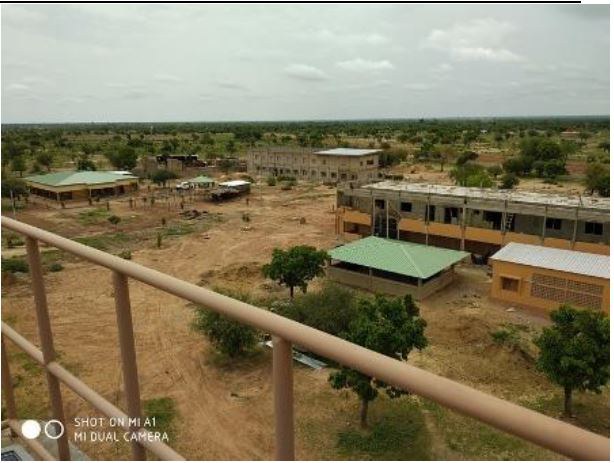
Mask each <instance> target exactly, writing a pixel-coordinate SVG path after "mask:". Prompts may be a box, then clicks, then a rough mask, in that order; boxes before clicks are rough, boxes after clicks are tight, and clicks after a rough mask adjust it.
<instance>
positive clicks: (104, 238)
mask: <svg viewBox="0 0 614 463" xmlns="http://www.w3.org/2000/svg"><path fill="white" fill-rule="evenodd" d="M132 239H133V238H132V237H131V236H130V235H128V234H126V233H122V232H119V233H103V234H100V235H91V236H80V237H77V238H75V241H77V242H79V243H81V244H85V245H86V246H91V247H92V248H96V249H99V250H101V251H108V250H109V249H112V248H113V247H117V246H121V245H123V244H125V243H128V242H130V241H132Z"/></svg>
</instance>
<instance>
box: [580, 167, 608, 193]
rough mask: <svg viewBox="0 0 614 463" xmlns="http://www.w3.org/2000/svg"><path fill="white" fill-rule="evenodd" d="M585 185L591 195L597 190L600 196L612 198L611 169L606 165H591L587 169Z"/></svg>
mask: <svg viewBox="0 0 614 463" xmlns="http://www.w3.org/2000/svg"><path fill="white" fill-rule="evenodd" d="M584 185H586V188H587V189H588V190H589V191H590V193H591V194H593V193H594V192H595V190H596V191H597V192H598V193H599V195H600V196H604V197H609V196H610V169H608V166H607V165H605V164H600V163H591V164H589V165H588V167H587V168H586V176H585V177H584Z"/></svg>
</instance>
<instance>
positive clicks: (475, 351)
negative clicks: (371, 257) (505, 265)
mask: <svg viewBox="0 0 614 463" xmlns="http://www.w3.org/2000/svg"><path fill="white" fill-rule="evenodd" d="M334 203H335V190H334V189H332V188H328V187H326V186H311V185H303V184H301V185H299V186H298V187H295V188H293V189H292V190H291V191H283V190H281V189H280V188H279V187H268V186H262V187H260V186H257V187H255V188H254V189H253V191H252V193H251V195H250V196H249V204H248V203H247V202H246V201H245V198H239V199H236V200H233V201H230V202H226V203H220V204H212V203H209V202H204V201H194V202H191V203H188V204H186V206H185V210H190V209H196V210H198V211H201V212H202V211H204V210H206V211H207V213H206V214H204V215H203V216H204V218H199V219H194V220H188V219H184V218H182V216H180V212H181V210H180V209H179V208H178V207H176V204H173V206H172V207H170V206H168V204H166V203H163V202H160V203H158V204H156V205H154V206H151V207H148V206H146V205H142V206H137V207H136V208H130V207H129V205H128V204H127V202H126V201H125V200H121V201H114V202H112V203H111V204H110V209H111V210H110V213H113V214H116V215H118V216H119V217H120V218H121V219H122V220H121V222H120V223H119V224H118V225H116V226H112V225H110V224H109V223H108V221H107V220H106V213H105V212H104V211H102V212H97V214H99V215H100V217H98V216H96V215H92V214H89V213H88V211H91V210H92V209H95V208H93V207H85V208H78V209H65V210H62V209H59V210H58V209H44V208H34V209H26V210H24V211H20V212H18V214H17V219H19V220H22V221H24V222H27V223H31V224H33V225H37V226H41V227H43V228H45V229H48V230H50V231H53V232H56V233H59V234H61V235H64V236H68V237H71V238H75V237H79V238H83V237H86V238H87V239H88V240H89V241H88V242H95V243H97V244H99V245H100V246H102V245H104V247H105V249H106V250H108V251H109V252H114V253H117V252H118V251H121V250H122V249H123V248H128V249H130V251H131V259H132V261H134V262H136V263H139V264H142V265H145V266H148V267H151V268H155V269H157V270H160V271H162V272H165V273H168V274H170V275H173V276H175V277H178V278H181V279H184V280H186V281H189V282H193V283H196V284H200V285H202V286H205V287H209V288H212V287H221V288H225V289H232V290H234V291H240V292H244V293H249V294H252V295H259V296H271V295H273V296H276V297H286V296H287V290H286V289H284V288H281V287H279V286H278V285H276V284H274V283H272V282H270V281H266V280H265V279H264V278H263V277H262V274H261V266H262V265H263V264H264V263H266V262H267V261H268V260H269V258H270V255H271V252H272V250H273V249H274V248H275V247H282V248H286V247H288V246H292V245H298V244H308V245H312V246H316V247H318V248H323V249H330V248H331V247H333V246H334V245H335V244H338V240H337V237H336V236H335V232H334V217H335V216H334ZM84 212H85V213H86V214H84ZM88 214H89V215H88ZM201 217H202V216H201ZM247 217H249V218H247ZM162 218H164V219H165V221H166V223H165V225H162V224H161V223H162ZM301 219H304V220H301ZM302 222H303V223H302ZM163 229H164V230H171V229H172V230H174V231H175V232H174V233H167V234H166V235H164V236H165V237H164V239H163V241H162V244H161V247H160V248H158V247H157V245H156V236H157V234H158V233H160V230H163ZM44 251H45V252H53V250H49V249H44ZM9 252H10V254H11V255H19V254H20V252H21V253H23V248H21V247H17V248H15V249H11V250H6V249H4V248H3V256H6V255H7V253H9ZM62 263H63V266H64V269H63V270H62V271H59V272H47V273H46V274H45V282H46V286H47V297H48V301H49V308H50V313H51V318H52V326H53V330H54V336H55V345H56V349H57V350H58V352H59V355H60V362H61V363H62V364H64V365H65V366H66V367H67V368H68V369H69V370H70V371H71V372H73V373H74V374H76V375H77V376H78V377H79V378H80V379H82V380H83V381H84V382H86V383H87V384H88V385H89V386H91V387H92V388H93V389H94V390H96V391H98V392H99V393H101V394H102V395H103V396H104V397H106V398H107V399H108V400H110V401H112V402H114V403H117V404H120V405H121V406H122V407H125V404H124V402H123V398H122V390H121V384H122V378H121V367H120V356H119V352H118V349H117V328H116V323H115V311H114V301H113V289H112V284H111V274H110V271H108V270H106V269H104V268H101V267H97V266H95V265H93V264H90V263H87V262H83V261H79V260H75V259H72V258H68V257H64V258H63V259H62ZM321 282H322V279H320V280H318V281H315V282H314V283H312V284H311V285H310V289H313V288H315V287H317V286H318V285H320V284H321ZM488 286H489V279H488V276H487V274H486V271H485V269H484V268H481V267H474V266H465V267H461V268H459V271H458V275H457V280H456V281H455V282H454V283H453V285H452V286H450V287H448V288H446V289H445V290H444V291H441V292H440V293H438V294H436V295H434V296H433V297H431V298H429V299H427V300H426V301H424V302H422V303H421V304H420V306H421V314H422V316H423V317H424V318H425V319H426V321H427V323H428V328H427V337H428V339H429V347H428V348H426V349H425V350H424V351H423V352H421V353H412V354H411V355H410V362H411V363H413V364H415V365H417V366H420V367H422V368H425V369H427V370H430V371H433V372H435V373H437V374H441V375H443V376H446V377H449V378H451V379H454V380H456V381H460V382H463V383H466V384H469V385H471V386H474V387H476V388H479V389H481V390H484V391H487V392H490V393H492V394H495V395H497V396H499V397H502V398H506V399H509V400H513V401H515V402H518V403H522V404H524V405H527V406H531V407H533V408H537V409H540V410H541V411H544V412H545V413H548V414H552V415H555V416H556V413H557V412H556V406H557V403H556V401H554V405H553V406H551V401H552V400H554V399H556V398H557V397H558V396H557V394H559V392H558V391H557V390H556V388H554V387H553V386H552V385H551V384H550V383H549V382H548V381H547V379H545V378H544V377H543V376H542V375H540V374H539V373H538V372H536V370H535V368H534V366H533V365H532V364H531V357H532V356H533V355H534V352H532V350H531V347H530V342H529V341H530V339H531V336H533V335H534V334H535V333H537V332H538V330H539V329H540V328H541V326H543V325H544V324H546V323H547V320H545V319H544V318H543V317H539V316H536V315H533V314H530V313H526V312H523V311H521V310H519V309H516V308H510V307H508V306H503V305H500V304H496V303H494V302H492V301H490V300H489V299H488ZM130 295H131V302H132V310H133V320H134V329H135V338H136V350H137V357H138V365H139V379H140V384H141V394H142V397H143V399H151V398H158V397H170V398H172V399H173V401H174V403H175V404H176V409H177V418H176V430H175V432H174V433H173V436H172V440H171V442H170V445H171V446H172V447H173V448H175V449H176V450H177V451H178V452H179V453H181V454H182V455H183V456H185V457H186V458H187V459H205V460H215V459H224V460H235V459H236V460H263V459H264V460H268V459H271V458H272V456H273V437H274V436H273V396H272V384H271V361H270V352H269V351H266V350H265V351H260V352H257V353H255V354H254V355H253V356H251V357H250V358H247V359H245V360H241V361H240V362H238V363H228V362H227V361H225V360H224V359H221V358H220V357H219V356H217V355H215V353H214V352H213V350H212V349H211V347H210V345H209V343H208V342H207V340H206V339H205V338H204V337H203V336H202V335H201V334H199V333H197V332H195V331H194V330H193V329H192V328H191V323H192V320H193V313H194V308H193V307H192V306H191V305H190V304H188V303H187V302H186V301H184V300H181V299H179V298H177V297H174V296H171V295H168V294H165V293H163V292H161V291H159V290H156V289H154V288H151V287H148V286H146V285H144V284H141V283H138V282H134V281H131V282H130ZM2 302H3V305H2V308H3V310H2V319H3V320H4V321H5V322H7V323H9V324H10V325H11V326H13V327H15V328H16V329H17V331H19V332H20V333H21V334H22V335H24V336H25V337H26V338H28V339H30V340H32V341H33V342H35V343H37V344H38V335H37V331H36V326H35V319H34V315H35V314H34V308H33V300H32V296H31V290H30V285H29V279H28V277H27V275H20V276H17V277H15V278H12V279H11V281H9V282H7V281H4V280H3V287H2ZM502 327H515V328H514V329H515V330H517V332H518V333H519V336H520V339H521V341H522V342H523V344H519V345H518V346H516V347H514V348H507V347H502V346H499V345H496V344H495V343H494V342H493V339H492V336H491V334H492V332H493V331H495V330H497V329H501V328H502ZM9 351H10V359H11V366H12V367H13V371H14V374H16V375H18V376H19V378H20V379H19V382H18V385H17V388H16V393H17V402H18V406H20V407H22V408H21V410H22V412H23V413H27V412H32V413H34V412H36V413H39V414H41V417H43V416H45V415H46V413H45V410H46V409H45V407H46V403H47V398H46V392H45V386H44V378H43V377H42V375H40V373H39V374H38V375H34V374H31V373H32V368H31V366H30V364H29V363H28V362H27V361H26V360H25V359H24V357H23V356H22V355H19V354H18V351H17V349H16V348H15V347H14V346H12V345H10V344H9ZM294 371H295V397H296V411H295V414H296V421H297V427H296V428H297V436H296V439H297V457H298V458H300V459H313V460H318V459H339V458H352V457H356V458H366V457H368V456H369V455H368V454H366V455H365V454H356V455H353V454H351V455H347V454H343V453H340V451H339V448H338V435H339V434H340V433H342V432H344V431H346V430H348V429H353V428H354V427H355V425H356V421H357V412H358V401H357V400H356V398H355V396H353V395H352V394H348V393H347V392H339V391H334V390H332V389H331V387H330V386H329V385H328V375H329V373H330V370H328V369H324V370H321V371H314V370H310V369H307V368H304V367H302V366H298V365H296V366H295V369H294ZM63 391H64V392H65V408H66V412H67V415H68V419H69V423H70V422H72V419H73V418H75V417H83V416H88V415H89V416H100V414H99V413H98V412H96V411H95V410H92V409H90V408H89V407H87V406H86V405H85V403H84V402H83V401H82V400H81V399H80V398H79V397H77V396H76V395H74V394H73V393H72V392H70V391H69V390H68V389H65V388H64V389H63ZM559 395H560V394H559ZM606 396H608V397H609V394H604V395H602V396H601V397H599V398H597V399H594V398H593V396H590V397H588V396H587V397H584V396H581V395H580V394H578V403H579V405H582V407H584V408H582V407H579V408H578V417H577V420H578V421H577V422H576V424H579V425H582V426H587V427H590V428H591V429H593V430H595V431H597V432H602V433H605V432H607V431H608V430H609V408H608V402H607V399H608V397H606ZM402 400H408V401H411V403H416V402H417V403H419V402H420V401H419V399H418V398H416V397H412V396H410V397H409V398H408V399H402ZM389 402H390V401H389V400H388V399H385V398H383V397H382V398H378V399H377V401H376V405H374V409H373V416H374V419H377V417H380V416H384V415H385V413H384V409H385V407H387V406H388V404H389ZM595 409H598V410H599V412H598V413H596V414H595V413H594V410H595ZM582 410H584V412H582ZM584 414H586V415H591V419H590V420H589V419H588V418H586V417H585V416H584ZM424 416H425V418H424V419H425V420H426V424H427V427H428V432H429V436H430V437H429V453H428V457H430V458H433V459H437V458H459V459H463V458H476V459H480V458H493V457H497V456H501V455H502V454H501V450H500V449H499V448H494V449H492V448H486V450H484V449H482V448H479V449H474V450H467V449H466V448H463V449H462V451H460V450H459V449H457V448H455V445H453V444H452V443H454V442H456V440H458V439H460V437H458V436H457V435H456V434H454V435H451V434H450V432H451V431H450V429H455V428H454V426H456V427H458V428H461V427H464V428H467V429H473V428H471V426H476V425H474V424H472V425H467V423H466V421H458V420H464V419H462V418H458V417H456V415H453V414H446V415H440V414H439V412H437V413H436V412H435V411H431V412H430V413H429V412H426V411H425V412H424ZM476 429H477V428H476ZM480 429H481V428H480ZM72 431H74V427H72V426H69V432H72ZM69 435H71V434H69ZM497 436H498V434H497ZM455 439H456V440H455ZM505 442H506V443H507V442H508V441H505ZM509 442H514V445H511V444H510V445H509V446H508V447H509V448H508V447H505V449H506V450H505V452H507V453H504V454H503V456H506V457H510V458H514V457H520V458H521V459H522V458H529V459H531V458H538V459H552V458H557V457H556V456H555V455H553V454H550V453H549V452H546V451H543V450H541V449H537V448H534V447H533V446H530V445H528V444H524V443H520V444H518V443H516V441H515V440H514V441H512V440H511V439H510V441H509ZM80 447H81V448H82V449H83V450H84V451H85V452H86V453H87V454H88V455H89V457H90V458H91V459H126V458H129V451H128V448H127V446H126V445H125V444H113V443H104V444H98V443H89V442H86V443H83V444H80ZM405 457H406V458H407V459H411V458H412V457H413V456H412V455H411V454H408V455H405Z"/></svg>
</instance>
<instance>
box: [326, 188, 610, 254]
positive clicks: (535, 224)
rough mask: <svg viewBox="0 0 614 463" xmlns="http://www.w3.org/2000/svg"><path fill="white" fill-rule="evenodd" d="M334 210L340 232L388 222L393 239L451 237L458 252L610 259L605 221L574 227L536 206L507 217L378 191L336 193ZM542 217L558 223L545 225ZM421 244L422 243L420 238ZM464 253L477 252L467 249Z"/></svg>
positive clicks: (582, 222) (454, 201)
mask: <svg viewBox="0 0 614 463" xmlns="http://www.w3.org/2000/svg"><path fill="white" fill-rule="evenodd" d="M459 201H460V203H459ZM337 205H338V208H337V214H338V217H339V218H338V223H339V225H338V227H337V228H338V230H343V229H346V228H348V227H346V226H345V224H346V223H350V224H352V223H353V224H370V223H374V224H375V227H373V228H372V232H378V230H375V228H377V224H378V223H381V222H382V221H383V222H384V223H385V220H386V217H388V218H389V219H390V218H393V219H394V220H395V221H396V222H397V223H398V232H397V230H396V229H395V230H394V236H390V237H391V238H401V236H402V235H404V234H405V235H407V233H412V234H415V233H417V234H424V235H433V236H441V237H446V238H455V239H460V242H461V249H463V244H466V243H467V242H473V243H484V244H486V245H488V246H487V247H482V246H479V248H480V249H486V250H487V251H488V252H489V253H491V252H492V251H496V250H497V249H499V247H501V246H502V245H504V244H506V243H509V242H518V243H525V244H537V245H543V246H548V247H555V248H559V249H573V250H577V251H583V252H591V253H595V254H603V255H609V254H610V243H609V230H610V224H609V216H608V217H607V219H608V221H604V218H599V219H596V220H599V221H600V222H587V221H585V220H578V221H577V223H576V220H574V219H569V218H557V217H556V215H555V214H556V212H552V211H546V210H545V208H542V209H543V212H542V211H541V210H540V207H535V208H534V210H533V211H531V212H532V214H527V213H523V214H520V213H511V212H510V213H505V212H504V206H503V205H502V206H501V210H499V211H497V210H492V209H487V208H486V207H484V208H482V209H480V208H478V207H475V206H471V207H470V206H468V205H466V204H464V203H463V202H462V198H460V200H459V199H458V198H453V199H448V198H441V197H440V198H437V197H436V196H432V197H431V198H430V199H429V200H425V199H424V198H412V197H403V196H402V195H401V194H399V193H398V192H386V191H382V192H377V193H375V194H373V195H370V194H369V193H368V192H367V193H366V194H365V193H364V192H361V190H360V189H358V190H353V191H350V190H345V191H341V192H339V193H338V195H337ZM463 210H464V214H463ZM540 213H541V214H540ZM567 213H568V214H569V212H567ZM372 216H373V217H374V220H373V221H372V220H371V218H372ZM463 217H464V218H463ZM545 218H551V219H556V220H546V221H545ZM463 220H464V223H465V226H464V227H463ZM544 221H545V222H544ZM587 223H588V225H587ZM596 223H600V224H601V225H600V226H598V227H597V228H596V227H595V226H594V225H593V224H596ZM545 225H546V226H545ZM350 228H351V226H350ZM404 232H405V233H404ZM596 232H600V233H596ZM378 234H380V235H381V233H378ZM574 234H575V241H574V239H573V238H574ZM420 242H423V241H422V239H421V241H420ZM475 249H477V248H475ZM465 250H467V251H470V252H474V253H478V252H477V251H474V250H473V249H471V248H465Z"/></svg>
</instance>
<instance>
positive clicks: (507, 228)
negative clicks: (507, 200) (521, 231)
mask: <svg viewBox="0 0 614 463" xmlns="http://www.w3.org/2000/svg"><path fill="white" fill-rule="evenodd" d="M515 215H516V214H506V216H505V228H504V229H503V231H504V232H508V231H510V230H511V228H512V222H513V221H514V216H515Z"/></svg>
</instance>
